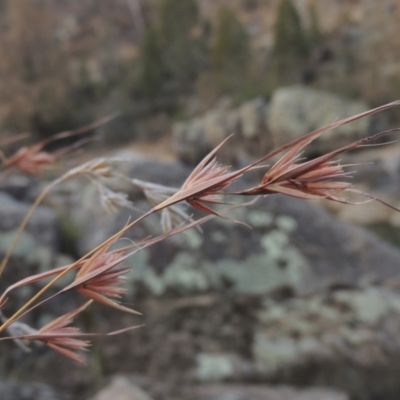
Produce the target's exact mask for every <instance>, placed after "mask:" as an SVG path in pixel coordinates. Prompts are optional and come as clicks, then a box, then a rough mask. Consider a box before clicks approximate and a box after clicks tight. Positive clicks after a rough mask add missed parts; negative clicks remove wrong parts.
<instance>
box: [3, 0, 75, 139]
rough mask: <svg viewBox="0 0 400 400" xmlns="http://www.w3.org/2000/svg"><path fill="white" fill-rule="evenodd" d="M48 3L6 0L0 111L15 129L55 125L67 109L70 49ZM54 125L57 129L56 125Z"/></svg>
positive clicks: (10, 127) (50, 129)
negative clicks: (57, 31)
mask: <svg viewBox="0 0 400 400" xmlns="http://www.w3.org/2000/svg"><path fill="white" fill-rule="evenodd" d="M50 7H51V6H49V5H48V3H44V2H35V1H25V0H7V2H6V16H5V17H6V26H5V29H4V31H3V32H2V36H1V37H0V74H1V75H2V77H6V79H2V80H0V100H1V101H2V103H3V104H4V108H3V109H2V110H1V115H0V117H1V118H2V121H0V122H3V124H5V125H6V127H7V128H9V129H10V130H15V131H22V130H37V131H38V130H41V131H42V132H45V131H47V130H48V131H52V130H53V128H58V124H59V122H60V121H61V120H62V119H64V118H65V115H66V104H67V100H66V95H67V92H68V74H67V68H66V66H67V63H66V54H65V53H64V52H63V50H62V48H61V46H59V44H58V43H57V42H56V40H55V20H54V16H53V13H52V10H51V8H50ZM53 131H54V130H53Z"/></svg>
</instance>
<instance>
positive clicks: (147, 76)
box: [138, 28, 166, 100]
mask: <svg viewBox="0 0 400 400" xmlns="http://www.w3.org/2000/svg"><path fill="white" fill-rule="evenodd" d="M165 74H166V70H165V65H164V61H163V57H162V53H161V47H160V43H159V38H158V35H157V32H156V31H155V29H154V28H149V29H148V30H147V32H146V33H145V35H144V37H143V41H142V45H141V58H140V70H139V76H138V86H139V90H140V91H141V92H142V93H143V95H144V96H145V97H146V98H147V99H149V100H154V99H155V98H156V97H157V96H159V95H160V94H161V93H162V86H163V84H164V80H165Z"/></svg>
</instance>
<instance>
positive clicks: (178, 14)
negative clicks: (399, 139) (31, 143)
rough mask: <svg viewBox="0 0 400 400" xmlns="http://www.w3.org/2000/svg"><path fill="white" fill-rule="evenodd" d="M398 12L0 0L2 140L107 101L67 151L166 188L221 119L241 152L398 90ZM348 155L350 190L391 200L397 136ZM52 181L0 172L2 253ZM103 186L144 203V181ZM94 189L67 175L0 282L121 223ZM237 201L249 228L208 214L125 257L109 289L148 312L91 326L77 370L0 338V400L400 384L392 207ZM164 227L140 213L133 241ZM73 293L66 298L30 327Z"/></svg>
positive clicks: (88, 112) (275, 395) (398, 114)
mask: <svg viewBox="0 0 400 400" xmlns="http://www.w3.org/2000/svg"><path fill="white" fill-rule="evenodd" d="M399 20H400V3H399V2H398V1H397V0H380V1H379V2H378V1H374V0H338V1H332V0H113V1H110V0H69V1H62V0H52V1H49V0H29V1H27V0H1V1H0V33H1V34H0V137H1V138H3V137H4V138H6V137H12V136H13V135H16V134H18V133H23V132H29V133H30V134H31V138H32V140H40V139H44V138H48V137H51V135H52V134H55V133H57V132H60V131H63V130H68V129H74V128H77V127H79V126H82V125H85V124H88V123H90V122H92V121H94V120H97V119H99V118H102V117H105V116H107V115H112V114H114V113H118V117H116V118H115V119H114V120H113V121H112V122H110V123H108V124H106V125H104V126H102V127H100V128H97V129H96V130H95V131H94V132H93V134H92V139H93V140H92V142H91V144H90V145H89V146H88V147H87V148H86V149H85V153H84V154H83V155H81V158H83V159H89V158H92V157H93V156H95V155H99V154H107V155H117V156H121V157H125V158H127V159H129V160H130V161H129V162H127V164H126V165H125V171H124V172H125V173H127V174H129V175H130V176H131V177H132V178H138V179H144V180H148V181H152V182H157V183H161V184H164V185H171V186H175V187H179V185H180V184H181V183H182V182H183V181H184V179H185V177H186V176H187V175H188V174H189V173H190V171H191V169H190V168H192V167H193V166H194V165H195V164H196V163H197V162H198V161H199V160H200V159H201V158H202V157H203V156H204V155H205V154H207V152H209V151H210V150H211V149H212V148H214V147H215V146H216V145H217V144H219V143H220V142H221V141H222V140H223V139H224V138H226V137H227V136H229V135H230V134H231V133H234V134H235V135H234V137H233V138H232V139H231V140H230V141H229V142H228V143H227V145H226V146H224V148H223V149H222V150H221V160H222V161H224V162H228V163H230V164H232V165H235V166H240V165H243V164H244V163H246V162H249V161H250V160H252V159H254V158H255V157H259V156H261V155H263V154H266V153H267V152H268V151H270V150H271V149H273V148H275V147H277V146H279V145H281V144H284V143H286V142H288V141H290V140H293V139H295V138H297V137H299V136H301V135H303V134H305V133H307V132H309V131H311V130H313V129H316V128H318V127H321V126H323V125H325V124H328V123H330V122H332V121H334V120H336V119H339V118H344V117H347V116H350V115H353V114H356V113H359V112H362V111H365V110H368V109H369V108H372V107H375V106H379V105H382V104H384V103H387V102H390V101H393V100H397V99H399V98H400V24H399ZM399 125H400V111H399V109H396V108H394V109H392V110H389V111H386V112H384V113H382V114H379V115H376V116H373V117H368V118H365V119H363V120H360V121H357V122H355V123H352V124H350V125H348V126H344V127H342V128H340V129H338V130H336V131H335V132H333V133H327V134H326V135H324V136H323V137H322V138H321V139H320V140H318V141H316V142H315V144H314V143H313V144H312V145H311V146H309V148H308V149H307V150H306V151H307V152H306V154H305V155H306V156H309V157H315V156H317V155H320V154H322V153H324V152H327V151H331V150H334V149H336V148H337V147H338V146H340V145H344V144H348V143H350V142H351V141H353V140H357V139H359V138H362V137H365V136H367V135H370V134H373V133H376V132H379V131H382V130H385V129H389V128H392V127H395V126H399ZM395 137H396V134H394V136H393V138H395ZM389 139H390V138H389ZM371 161H373V162H374V163H373V164H368V163H369V162H371ZM343 163H357V164H358V163H360V164H363V165H361V166H359V167H357V169H358V170H359V172H358V173H357V174H356V175H355V177H354V179H353V180H354V182H355V183H356V184H357V187H358V188H361V189H363V190H366V191H368V192H369V193H372V194H374V195H377V196H379V197H380V198H383V199H384V200H386V201H389V202H391V203H392V204H394V205H397V206H399V205H400V196H399V195H400V147H399V145H398V144H396V143H395V144H391V145H387V146H379V147H375V148H366V149H362V150H358V151H357V152H353V153H351V154H349V155H345V156H343ZM50 177H51V174H50V175H46V174H45V175H44V176H42V177H40V178H32V177H28V176H25V175H21V174H12V175H10V176H7V178H6V179H3V180H2V181H1V182H0V254H4V252H5V249H6V248H7V246H8V245H9V243H10V238H11V237H12V235H13V233H14V232H15V229H16V228H17V227H18V224H19V223H20V221H21V220H22V218H23V215H24V213H25V212H26V211H27V209H28V207H29V205H30V204H31V203H32V202H33V201H34V199H35V196H37V194H38V193H39V191H40V190H41V189H42V188H43V186H44V185H45V184H46V180H47V179H48V178H50ZM251 183H252V182H250V181H248V182H244V183H243V185H244V187H248V186H249V185H250V184H251ZM119 184H120V185H121V183H119ZM119 188H120V189H121V188H122V189H123V190H124V191H126V192H128V194H129V196H130V199H131V200H133V201H134V202H135V205H137V206H138V207H141V206H142V205H143V207H144V209H145V207H146V205H145V201H144V198H143V195H142V194H141V193H140V191H138V190H137V189H134V188H132V187H121V186H120V187H119ZM92 189H93V188H90V187H88V185H87V183H86V182H84V181H82V182H79V181H71V182H66V183H64V184H63V185H61V186H60V187H59V188H58V189H56V190H55V191H53V192H52V194H51V195H50V196H48V198H47V199H46V201H45V204H44V205H43V207H40V209H39V210H38V211H37V212H36V213H35V215H34V216H33V218H32V220H31V222H30V224H29V225H28V229H27V231H26V232H25V234H24V235H23V236H22V238H21V241H20V243H19V245H18V247H17V249H16V251H15V252H14V255H13V257H12V259H11V263H10V267H9V268H8V269H7V273H6V275H5V277H4V279H2V282H1V284H0V287H1V288H2V289H4V288H5V287H6V286H7V285H9V284H11V283H13V282H15V280H16V279H18V278H22V277H26V276H27V274H28V273H36V272H38V271H43V270H46V269H49V268H51V267H54V266H58V265H63V264H65V263H67V262H70V261H72V260H74V259H76V258H77V257H79V256H81V255H82V254H84V253H85V252H86V251H89V250H90V249H91V248H93V247H94V246H95V245H97V244H98V243H100V242H101V240H104V239H105V238H107V237H108V236H109V235H111V234H112V233H113V232H115V231H117V230H118V229H119V228H120V227H121V226H122V225H123V224H124V223H125V221H126V220H127V218H128V216H129V214H131V213H130V212H129V211H122V212H121V213H119V214H118V215H116V216H109V215H105V214H104V213H103V212H102V210H101V209H100V207H94V204H98V203H99V201H98V199H97V197H98V196H97V194H96V192H95V191H94V190H92ZM236 214H237V215H235V218H236V219H238V220H240V221H244V222H246V223H248V224H249V225H250V226H252V227H253V229H252V230H249V229H248V228H247V227H245V226H243V225H233V224H232V223H228V222H226V221H224V220H219V221H217V220H216V221H212V222H210V223H208V224H207V225H205V226H204V232H203V234H200V233H199V232H189V233H187V234H186V235H184V237H182V238H172V239H170V240H168V241H165V242H163V243H160V244H158V245H156V246H154V247H152V248H151V249H150V250H144V251H143V252H141V253H140V254H138V255H137V256H135V258H134V259H133V260H132V264H133V265H134V268H133V269H132V272H131V273H130V275H129V279H128V281H127V286H128V293H127V297H126V299H125V300H126V304H128V305H131V304H133V307H134V308H135V309H138V310H140V311H141V312H143V313H144V317H143V318H137V320H135V322H134V323H142V322H145V324H146V327H145V328H143V329H140V330H138V331H135V332H131V333H128V334H124V335H123V336H121V337H118V338H110V339H104V340H101V341H95V344H94V346H93V348H92V351H91V354H90V355H89V365H88V367H86V368H83V367H79V366H76V365H75V364H73V363H72V362H71V361H69V360H64V359H62V358H61V356H59V355H57V354H54V353H52V352H51V351H46V350H45V349H35V350H34V352H33V353H31V354H25V353H22V352H21V350H20V349H18V348H17V347H13V346H11V344H10V345H8V344H7V345H6V344H2V345H1V347H2V348H1V358H0V399H7V400H14V399H15V400H22V399H24V400H36V399H38V400H39V399H40V400H46V399H49V400H50V399H52V400H53V399H54V400H58V399H60V400H64V399H66V400H68V399H78V400H79V399H82V400H88V399H91V400H104V399H110V398H113V399H114V400H128V399H132V400H142V399H144V400H151V399H153V400H192V399H193V400H203V399H207V400H210V399H211V400H214V399H215V400H245V399H246V400H261V399H265V400H295V399H296V400H299V399H301V400H380V399H382V400H397V399H399V398H400V381H399V379H398V376H399V372H400V295H399V292H398V288H399V287H400V286H399V284H400V280H399V278H400V250H399V246H400V234H399V226H400V214H398V213H396V212H394V211H392V210H390V209H388V208H385V207H383V206H382V205H380V204H377V203H368V204H365V205H363V206H359V207H352V206H348V205H343V204H338V203H336V204H332V203H330V204H328V203H327V202H323V201H321V202H320V203H318V204H316V202H312V203H308V202H304V201H302V200H296V199H291V198H283V197H280V196H272V197H270V198H265V199H262V200H260V201H259V202H258V203H256V204H255V205H254V206H252V207H251V208H249V209H246V210H244V209H239V210H237V212H236ZM159 232H160V231H159V227H158V221H157V218H154V219H153V218H150V219H149V220H148V221H145V222H144V224H143V225H141V226H138V227H136V228H135V229H133V231H132V232H131V233H130V237H131V238H132V239H135V240H137V239H140V238H143V237H145V236H147V235H149V234H151V235H155V234H158V233H159ZM37 287H38V286H37ZM37 287H35V286H34V287H33V288H32V289H31V288H29V289H26V290H23V291H20V292H19V293H18V296H16V297H15V298H14V299H13V303H12V304H13V306H15V307H16V306H18V305H20V304H22V302H23V301H24V300H26V299H28V298H29V296H31V295H32V294H33V292H34V290H36V289H37ZM77 304H79V303H78V299H77V298H76V297H73V296H72V295H69V294H67V295H65V296H64V297H63V298H62V299H60V300H55V301H54V302H52V303H51V304H49V305H46V307H44V308H41V309H40V311H37V312H35V313H33V314H32V315H30V316H28V317H27V320H26V322H28V323H30V324H32V325H33V326H41V325H42V324H43V323H45V322H47V321H48V320H49V318H51V317H54V316H58V315H59V314H60V311H62V312H64V311H65V312H67V311H69V310H70V309H71V307H74V306H76V305H77ZM80 323H81V325H83V326H84V327H85V330H87V331H103V332H105V331H109V330H114V329H117V328H118V327H120V326H121V325H123V324H125V325H124V326H127V325H130V324H132V317H131V316H126V315H121V314H120V313H117V312H114V311H110V310H104V309H102V308H98V309H97V308H96V312H91V313H89V314H87V315H85V316H84V317H83V318H82V319H81V321H80ZM124 396H125V397H124Z"/></svg>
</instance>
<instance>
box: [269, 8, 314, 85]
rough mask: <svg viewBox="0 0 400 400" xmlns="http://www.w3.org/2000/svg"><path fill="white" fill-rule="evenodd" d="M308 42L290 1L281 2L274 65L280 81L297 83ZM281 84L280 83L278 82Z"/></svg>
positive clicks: (276, 29)
mask: <svg viewBox="0 0 400 400" xmlns="http://www.w3.org/2000/svg"><path fill="white" fill-rule="evenodd" d="M309 51H310V49H309V42H308V40H307V35H306V32H305V30H304V28H303V26H302V24H301V20H300V16H299V14H298V12H297V10H296V7H295V6H294V4H293V2H292V1H291V0H281V1H280V3H279V6H278V15H277V20H276V24H275V44H274V52H273V54H274V64H275V66H276V68H277V75H278V77H279V79H280V80H281V81H282V80H283V81H285V83H287V82H286V81H297V80H299V79H300V77H301V73H302V69H303V68H304V65H305V63H306V60H307V58H308V55H309ZM280 83H282V82H280Z"/></svg>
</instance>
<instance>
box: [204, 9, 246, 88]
mask: <svg viewBox="0 0 400 400" xmlns="http://www.w3.org/2000/svg"><path fill="white" fill-rule="evenodd" d="M250 57H251V51H250V41H249V37H248V34H247V32H246V30H245V29H244V27H243V25H242V24H241V22H240V21H239V20H238V18H237V16H236V14H235V12H234V11H233V10H232V9H231V8H228V7H222V8H221V9H220V10H219V12H218V16H217V27H216V34H215V40H214V43H213V45H212V49H211V63H212V69H213V71H214V73H216V74H217V76H218V80H219V82H220V84H221V85H222V88H223V89H224V90H230V89H235V88H237V87H238V84H239V85H240V83H241V82H243V77H244V76H245V75H246V72H247V68H248V66H249V64H250ZM239 77H240V78H241V79H239V80H238V78H239Z"/></svg>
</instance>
